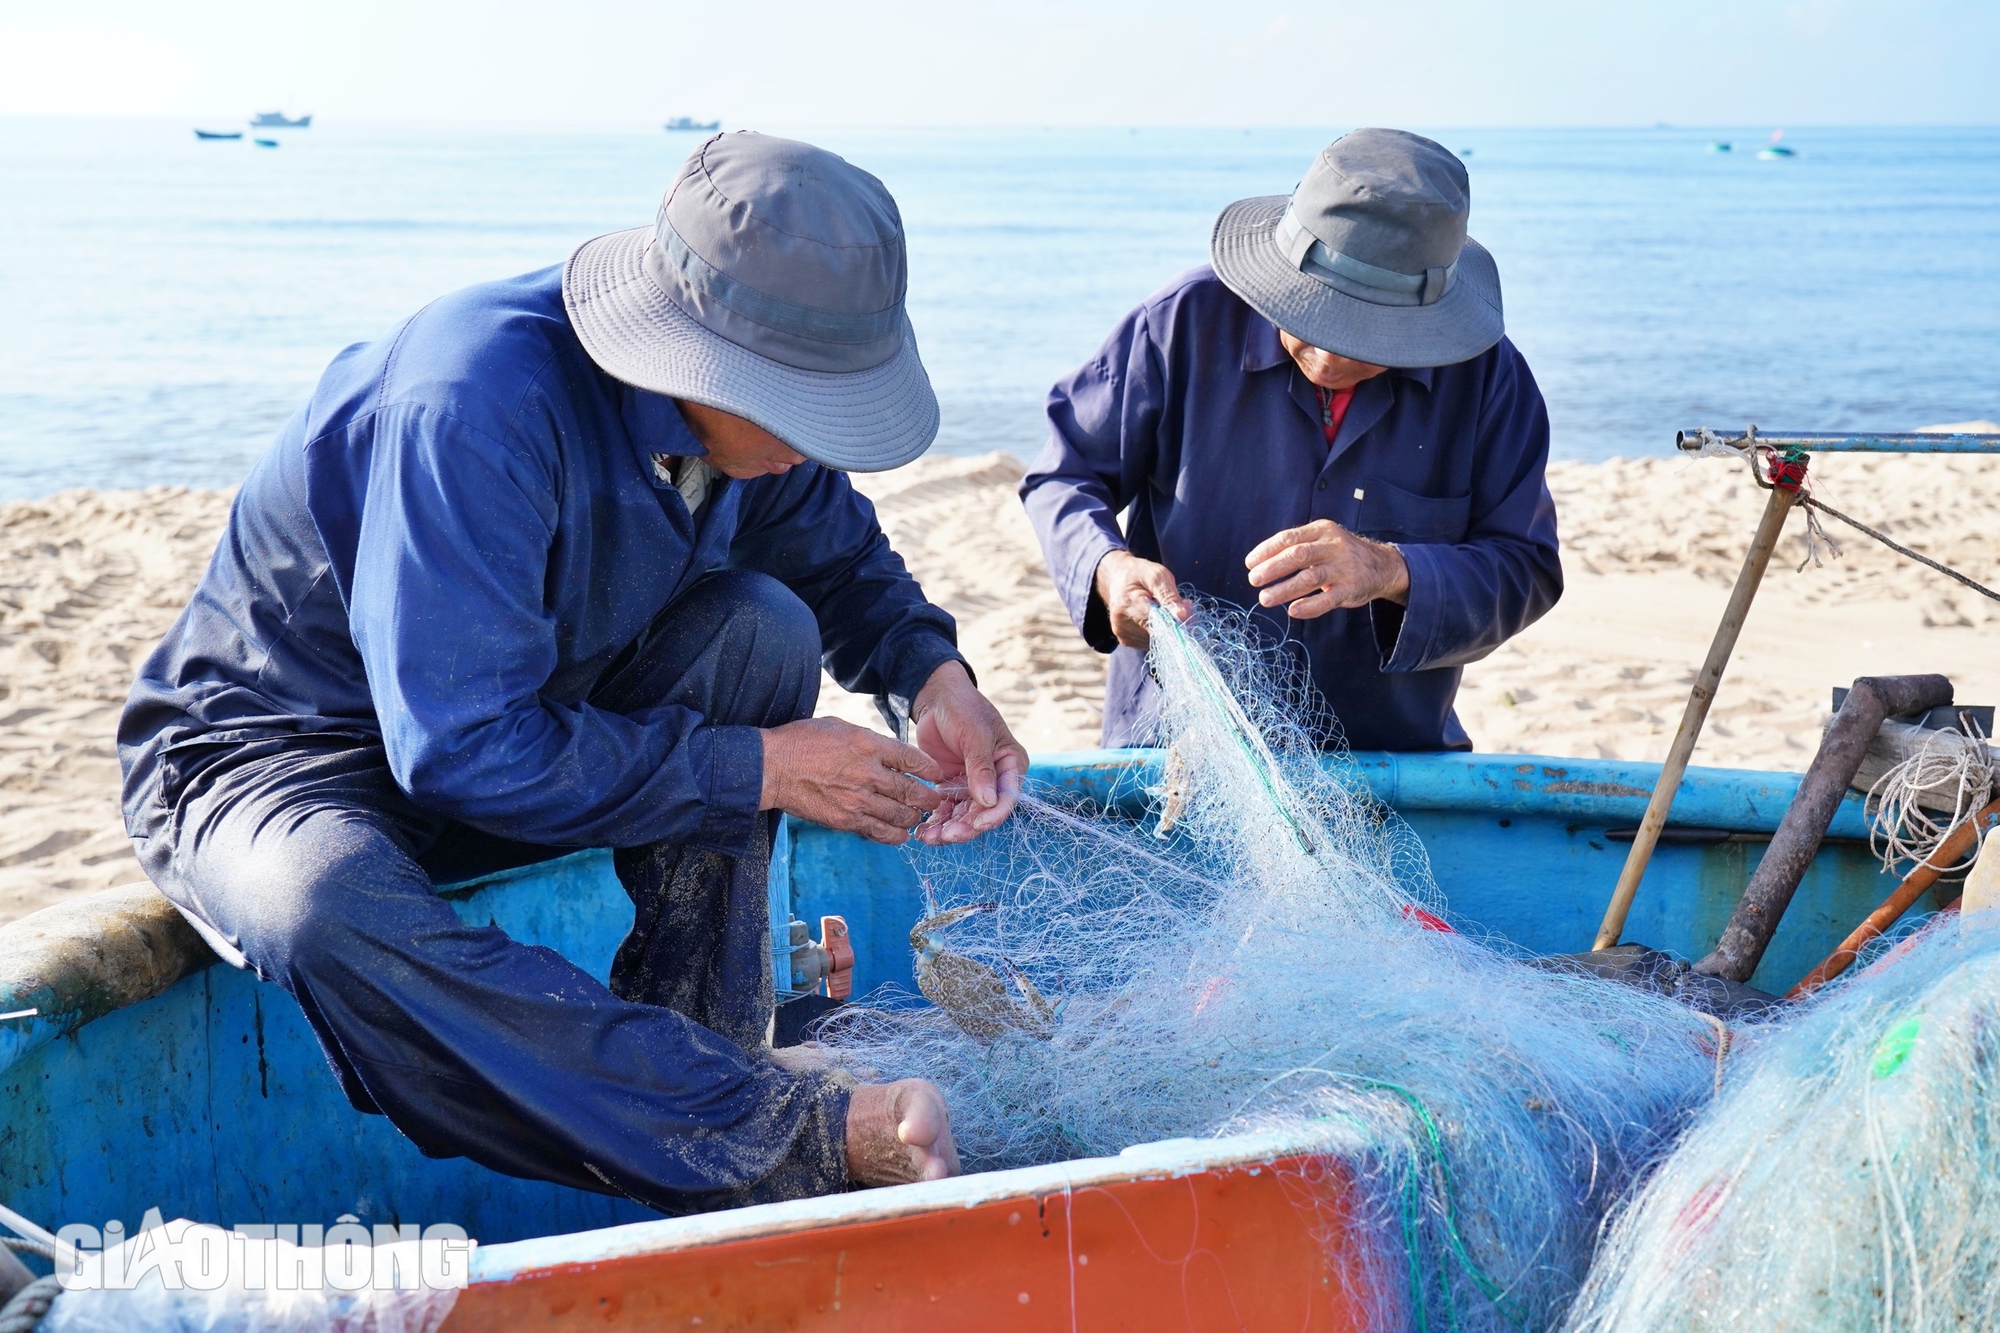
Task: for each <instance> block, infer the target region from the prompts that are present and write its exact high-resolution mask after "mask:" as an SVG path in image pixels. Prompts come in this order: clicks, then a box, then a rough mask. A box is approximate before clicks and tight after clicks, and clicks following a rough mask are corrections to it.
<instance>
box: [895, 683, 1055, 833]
mask: <svg viewBox="0 0 2000 1333" xmlns="http://www.w3.org/2000/svg"><path fill="white" fill-rule="evenodd" d="M910 721H911V722H912V723H913V724H915V726H916V733H917V745H918V746H919V747H920V748H921V749H922V751H923V752H924V754H926V755H927V756H929V757H930V759H931V760H932V761H933V762H934V763H935V765H936V767H937V770H938V773H939V778H938V781H940V782H941V784H942V785H941V786H940V788H939V790H938V791H937V793H936V795H937V796H938V798H939V800H938V802H937V804H936V808H935V810H934V812H933V813H932V815H931V817H930V818H929V819H928V820H926V821H925V822H924V823H923V824H922V825H920V826H919V827H918V828H917V837H918V839H919V840H921V841H923V842H926V843H929V844H930V845H931V846H933V847H935V846H938V845H940V844H944V843H954V842H970V841H971V840H972V839H974V838H976V837H978V836H979V835H980V834H982V833H985V832H987V831H988V830H989V829H995V828H998V827H999V826H1000V825H1001V824H1002V823H1004V822H1005V821H1006V819H1007V816H1008V815H1011V814H1012V813H1014V803H1015V802H1016V801H1018V800H1020V798H1021V780H1022V779H1023V778H1025V777H1026V776H1027V775H1028V752H1027V751H1026V750H1025V749H1023V748H1022V747H1021V743H1020V742H1019V741H1017V740H1015V739H1014V733H1013V732H1011V731H1009V730H1008V729H1007V723H1006V722H1005V721H1004V720H1003V719H1002V718H1001V716H1000V710H999V709H997V708H995V707H994V706H993V705H992V704H991V703H989V702H988V701H987V699H986V696H985V695H983V694H981V693H980V692H979V690H978V687H976V686H975V685H973V683H972V677H971V676H969V675H967V674H966V672H965V667H964V666H962V665H961V664H959V663H957V662H946V663H944V664H943V665H942V666H940V667H938V669H937V670H936V671H933V672H932V673H931V678H930V679H929V680H928V681H925V682H924V688H923V689H922V690H920V691H918V693H917V697H916V699H915V700H914V701H913V702H912V704H911V705H910Z"/></svg>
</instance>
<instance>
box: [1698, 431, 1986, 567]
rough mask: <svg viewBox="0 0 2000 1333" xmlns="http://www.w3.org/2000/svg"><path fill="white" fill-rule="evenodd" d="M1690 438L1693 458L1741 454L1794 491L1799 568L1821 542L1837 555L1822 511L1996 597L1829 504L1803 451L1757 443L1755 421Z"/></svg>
mask: <svg viewBox="0 0 2000 1333" xmlns="http://www.w3.org/2000/svg"><path fill="white" fill-rule="evenodd" d="M1695 438H1696V440H1697V442H1698V443H1699V445H1700V448H1699V449H1697V450H1696V451H1695V456H1696V457H1697V458H1740V459H1742V460H1743V461H1744V462H1746V463H1748V464H1749V465H1750V475H1751V476H1752V477H1753V478H1755V479H1756V482H1757V484H1758V485H1759V486H1761V487H1763V488H1764V489H1765V490H1770V489H1771V488H1772V487H1774V486H1775V487H1776V488H1778V489H1779V490H1786V491H1797V492H1799V503H1800V504H1801V505H1803V506H1805V510H1806V558H1805V559H1804V560H1802V561H1800V562H1799V568H1800V569H1804V568H1805V567H1806V566H1807V565H1809V564H1810V565H1818V564H1819V563H1820V558H1819V550H1820V547H1821V546H1824V547H1825V548H1826V549H1827V552H1828V554H1830V555H1833V556H1835V557H1838V556H1839V555H1840V554H1841V549H1840V543H1838V542H1836V541H1834V540H1833V538H1831V537H1829V536H1827V534H1826V529H1825V528H1823V527H1821V526H1820V522H1819V515H1821V514H1826V515H1828V516H1830V517H1832V518H1837V519H1839V520H1840V521H1841V522H1842V523H1845V524H1846V525H1847V526H1848V527H1850V528H1853V529H1854V530H1855V531H1856V532H1860V533H1864V534H1866V535H1867V536H1870V537H1873V538H1874V539H1875V540H1876V541H1878V542H1880V543H1882V545H1884V546H1886V547H1888V548H1889V549H1890V550H1892V551H1894V552H1895V553H1896V554H1897V555H1900V556H1904V557H1907V558H1908V559H1911V560H1914V561H1916V562H1917V563H1918V564H1920V565H1924V566H1927V567H1928V568H1931V569H1934V570H1936V571H1937V572H1938V573H1940V574H1942V575H1944V576H1945V577H1946V578H1948V579H1952V580H1955V581H1956V582H1958V583H1961V584H1963V585H1964V586H1966V587H1968V588H1970V589H1972V591H1974V592H1976V593H1978V594H1979V595H1980V596H1982V597H1990V598H1992V599H1993V600H1994V601H1996V602H2000V592H1995V591H1994V590H1993V589H1991V588H1989V587H1987V586H1986V585H1985V584H1983V583H1980V582H1978V581H1977V580H1975V579H1973V578H1971V577H1969V576H1968V575H1965V574H1961V573H1959V571H1957V570H1955V569H1953V568H1952V567H1951V566H1950V565H1946V564H1942V563H1940V562H1938V561H1936V560H1933V559H1931V558H1930V557H1929V556H1927V555H1924V554H1923V553H1922V552H1920V551H1912V550H1911V549H1910V548H1909V547H1907V546H1905V545H1903V544H1902V543H1901V542H1899V541H1897V540H1896V539H1895V538H1893V537H1891V536H1889V535H1888V534H1887V533H1885V532H1881V531H1878V530H1877V529H1875V528H1871V527H1869V526H1868V525H1867V524H1866V523H1863V522H1862V521H1861V520H1860V519H1858V518H1854V517H1852V516H1851V515H1848V514H1843V513H1841V512H1840V511H1839V510H1838V509H1835V508H1834V507H1833V506H1832V505H1830V504H1827V503H1826V502H1825V501H1823V500H1821V499H1819V498H1818V497H1817V496H1815V495H1814V494H1813V493H1812V481H1811V479H1810V478H1809V477H1807V475H1806V459H1807V454H1806V452H1805V451H1804V450H1802V449H1786V450H1784V451H1783V452H1782V453H1781V452H1780V451H1779V450H1778V449H1776V448H1774V447H1772V446H1771V445H1768V444H1759V443H1758V442H1757V428H1756V427H1755V426H1752V427H1751V428H1750V429H1749V431H1748V432H1746V433H1745V434H1744V435H1743V436H1742V438H1741V439H1735V440H1731V439H1726V438H1724V437H1723V436H1720V435H1717V434H1716V433H1715V432H1714V431H1712V430H1704V431H1702V432H1700V433H1699V434H1698V435H1697V436H1696V437H1695ZM1760 458H1761V459H1762V460H1764V464H1765V468H1764V471H1765V473H1768V480H1767V479H1766V476H1765V475H1764V474H1760V473H1759V471H1758V468H1757V462H1758V460H1759V459H1760Z"/></svg>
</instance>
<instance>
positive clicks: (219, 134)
mask: <svg viewBox="0 0 2000 1333" xmlns="http://www.w3.org/2000/svg"><path fill="white" fill-rule="evenodd" d="M194 137H195V138H197V139H241V138H242V137H243V131H242V130H196V131H195V132H194Z"/></svg>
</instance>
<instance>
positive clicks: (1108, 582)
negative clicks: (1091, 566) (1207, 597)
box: [1096, 551, 1194, 652]
mask: <svg viewBox="0 0 2000 1333" xmlns="http://www.w3.org/2000/svg"><path fill="white" fill-rule="evenodd" d="M1096 583H1097V595H1098V597H1099V598H1101V599H1102V600H1103V602H1104V609H1105V610H1106V611H1108V612H1109V613H1110V615H1111V633H1112V636H1113V637H1114V638H1116V639H1117V640H1118V642H1120V643H1122V644H1124V645H1125V646H1126V647H1127V648H1137V649H1139V650H1140V651H1141V652H1144V651H1145V650H1146V648H1147V647H1149V646H1150V645H1151V644H1152V642H1153V636H1152V634H1151V633H1149V632H1148V631H1147V629H1146V617H1147V616H1149V615H1151V614H1152V611H1153V608H1154V607H1155V606H1158V607H1160V608H1162V609H1163V610H1166V611H1170V612H1172V613H1173V615H1174V618H1175V619H1177V620H1179V621H1181V622H1183V623H1185V622H1186V621H1187V618H1188V617H1189V616H1191V615H1193V614H1194V608H1193V607H1191V606H1189V605H1188V604H1187V603H1186V602H1184V601H1182V600H1181V588H1180V584H1179V583H1178V582H1176V581H1175V579H1174V572H1173V571H1172V570H1170V569H1168V568H1167V567H1166V566H1165V565H1162V564H1156V563H1154V562H1153V561H1151V560H1141V559H1140V558H1139V557H1138V556H1136V555H1133V554H1132V553H1131V552H1130V551H1109V552H1106V553H1105V556H1104V558H1103V559H1102V560H1100V561H1098V562H1097V578H1096Z"/></svg>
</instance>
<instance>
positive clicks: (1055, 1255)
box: [442, 1141, 1377, 1333]
mask: <svg viewBox="0 0 2000 1333" xmlns="http://www.w3.org/2000/svg"><path fill="white" fill-rule="evenodd" d="M1220 1142H1224V1143H1226V1142H1227V1141H1220ZM1106 1161H1107V1163H1114V1164H1115V1163H1119V1162H1121V1161H1122V1159H1116V1158H1114V1159H1106ZM1071 1165H1072V1166H1073V1167H1079V1168H1088V1167H1090V1166H1093V1165H1096V1164H1093V1163H1074V1164H1071ZM1062 1171H1063V1168H1041V1169H1038V1170H1037V1171H1035V1172H1032V1173H1030V1172H1011V1173H1005V1174H1006V1175H1010V1176H1023V1177H1025V1176H1030V1175H1033V1176H1041V1177H1044V1178H1047V1183H1045V1184H1042V1185H1041V1187H1040V1188H1026V1189H1022V1190H1019V1191H1009V1190H1006V1189H1004V1188H1003V1189H1001V1190H998V1191H992V1190H988V1191H987V1192H986V1193H987V1197H983V1198H979V1199H977V1200H975V1201H970V1202H966V1201H960V1200H957V1199H948V1198H946V1199H940V1200H939V1201H938V1206H933V1207H925V1206H922V1203H921V1199H920V1198H917V1199H911V1198H908V1197H907V1196H910V1195H916V1194H920V1192H922V1191H926V1190H936V1189H937V1188H938V1187H935V1186H907V1187H904V1188H903V1189H901V1190H895V1191H871V1192H869V1193H868V1194H852V1195H848V1196H845V1198H846V1199H847V1200H854V1201H856V1202H857V1203H859V1204H860V1205H861V1208H860V1210H859V1211H858V1213H857V1215H855V1216H853V1217H850V1218H846V1219H830V1220H828V1221H825V1222H819V1223H813V1222H806V1223H804V1224H801V1225H796V1226H790V1225H786V1224H785V1223H783V1222H777V1223H775V1224H774V1226H773V1227H772V1228H770V1229H769V1230H768V1231H767V1233H766V1234H755V1232H756V1230H757V1229H756V1227H755V1226H754V1224H753V1225H752V1226H751V1227H749V1228H747V1229H748V1230H749V1231H750V1232H751V1234H744V1235H738V1236H735V1237H734V1238H728V1237H724V1238H718V1239H713V1240H705V1239H703V1238H702V1237H701V1236H700V1234H699V1233H696V1234H694V1235H689V1236H684V1237H673V1236H672V1234H671V1230H670V1229H671V1228H674V1227H676V1226H677V1225H682V1224H674V1223H667V1224H661V1228H660V1229H661V1230H662V1231H663V1233H664V1234H663V1235H662V1236H660V1237H658V1238H656V1240H655V1242H654V1243H652V1244H648V1243H647V1242H646V1241H645V1240H643V1239H639V1238H637V1237H634V1238H633V1240H632V1241H630V1242H628V1243H625V1244H620V1243H618V1242H616V1241H614V1240H609V1239H608V1238H613V1237H617V1236H619V1235H620V1233H639V1232H642V1231H644V1230H645V1229H646V1228H645V1226H644V1225H642V1226H641V1227H632V1228H616V1229H613V1230H611V1231H607V1232H602V1233H597V1234H598V1235H600V1236H603V1237H606V1238H607V1243H606V1244H605V1245H604V1246H603V1247H602V1249H603V1252H602V1254H601V1256H599V1257H588V1256H587V1255H578V1256H577V1257H575V1258H574V1259H572V1260H570V1261H567V1262H555V1263H550V1264H547V1265H545V1266H540V1267H534V1266H527V1267H521V1268H518V1269H515V1268H511V1267H510V1268H509V1269H508V1271H506V1272H504V1273H501V1274H496V1275H494V1276H492V1277H488V1278H479V1279H477V1280H475V1281H474V1283H473V1284H472V1285H471V1286H470V1287H468V1288H467V1289H466V1290H465V1291H464V1292H463V1293H461V1295H460V1297H459V1301H458V1304H457V1306H456V1308H455V1309H454V1310H453V1312H452V1315H451V1318H450V1319H449V1321H448V1322H447V1323H446V1325H445V1327H444V1330H443V1331H442V1333H474V1331H475V1330H479V1331H483V1330H495V1329H509V1330H511V1329H578V1330H582V1329H592V1330H603V1329H648V1330H654V1329H701V1330H703V1333H711V1331H712V1330H723V1329H731V1330H733V1329H793V1328H811V1329H828V1330H838V1329H848V1328H852V1329H855V1330H868V1331H869V1333H884V1331H886V1330H903V1329H909V1330H917V1329H922V1330H949V1331H950V1333H973V1331H974V1330H984V1329H1007V1330H1034V1329H1051V1330H1054V1329H1075V1328H1091V1329H1115V1328H1144V1329H1148V1330H1162V1329H1196V1330H1209V1329H1249V1330H1266V1329H1285V1330H1293V1329H1298V1330H1338V1329H1361V1328H1366V1327H1369V1326H1370V1325H1371V1324H1374V1323H1376V1322H1377V1321H1375V1320H1372V1319H1370V1318H1369V1317H1368V1312H1367V1311H1366V1310H1365V1309H1363V1308H1361V1306H1360V1304H1359V1303H1360V1302H1361V1301H1362V1299H1363V1297H1362V1296H1361V1295H1360V1294H1359V1293H1360V1291H1361V1289H1362V1286H1361V1283H1360V1282H1359V1281H1358V1280H1350V1278H1351V1277H1352V1278H1357V1279H1358V1273H1355V1274H1350V1273H1349V1272H1347V1271H1344V1270H1345V1266H1346V1265H1347V1264H1349V1263H1352V1262H1354V1256H1355V1255H1356V1253H1357V1251H1356V1250H1355V1248H1354V1242H1355V1241H1356V1240H1358V1239H1359V1238H1358V1237H1356V1236H1353V1235H1352V1234H1350V1227H1349V1218H1348V1216H1347V1214H1346V1212H1345V1210H1344V1209H1343V1207H1342V1206H1341V1200H1342V1199H1343V1198H1344V1197H1346V1191H1345V1189H1344V1188H1339V1186H1341V1185H1344V1183H1345V1181H1344V1178H1340V1179H1335V1178H1334V1177H1333V1176H1331V1175H1330V1174H1329V1171H1328V1168H1327V1166H1326V1163H1325V1159H1320V1158H1313V1157H1308V1156H1301V1155H1292V1156H1272V1157H1268V1158H1266V1159H1264V1160H1250V1161H1238V1162H1234V1163H1228V1164H1218V1165H1210V1166H1205V1167H1201V1168H1199V1169H1192V1170H1182V1169H1177V1168H1173V1167H1167V1168H1165V1169H1149V1168H1146V1167H1143V1166H1142V1167H1139V1168H1138V1169H1137V1170H1128V1171H1127V1172H1126V1173H1124V1174H1123V1175H1122V1178H1119V1177H1118V1173H1115V1172H1114V1173H1112V1174H1111V1176H1110V1178H1105V1177H1104V1173H1101V1172H1100V1173H1092V1172H1089V1171H1087V1170H1084V1171H1078V1172H1077V1173H1076V1174H1077V1176H1078V1177H1079V1178H1077V1179H1073V1180H1069V1181H1062V1180H1060V1179H1058V1178H1056V1177H1059V1176H1060V1174H1061V1173H1062ZM1093 1174H1095V1175H1097V1176H1098V1178H1095V1179H1093V1178H1092V1177H1093ZM947 1183H948V1184H956V1183H957V1182H947ZM870 1195H877V1196H889V1195H899V1196H905V1198H904V1199H897V1200H890V1199H888V1198H886V1197H884V1198H883V1202H884V1203H887V1204H889V1207H888V1208H887V1209H885V1210H883V1211H886V1212H887V1213H888V1214H889V1215H887V1216H880V1217H870V1216H868V1215H867V1213H868V1212H869V1211H870V1210H869V1209H867V1207H866V1201H868V1200H869V1198H870ZM913 1205H914V1206H913ZM778 1207H779V1208H780V1209H782V1208H786V1207H789V1206H788V1205H779V1206H778ZM759 1211H763V1210H755V1209H751V1210H742V1211H741V1212H740V1213H739V1214H738V1215H737V1216H738V1217H739V1218H741V1217H743V1216H744V1215H745V1214H749V1213H755V1212H759ZM647 1225H650V1224H647ZM736 1229H737V1230H739V1231H740V1230H745V1228H743V1227H741V1226H740V1225H739V1226H738V1227H737V1228H736ZM570 1239H571V1240H572V1241H574V1240H578V1239H581V1238H570ZM661 1240H664V1241H665V1242H666V1243H664V1244H662V1243H659V1241H661ZM537 1244H538V1243H537V1242H523V1243H522V1245H520V1246H500V1247H494V1251H495V1252H489V1253H488V1254H487V1255H485V1256H483V1257H485V1258H488V1259H494V1258H499V1257H503V1256H499V1255H498V1254H497V1253H496V1252H498V1251H503V1250H518V1251H521V1252H522V1253H521V1254H520V1256H519V1257H520V1259H522V1260H524V1261H526V1262H527V1263H528V1264H530V1265H532V1264H533V1263H534V1258H533V1255H532V1250H533V1249H534V1248H535V1247H536V1246H537Z"/></svg>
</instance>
